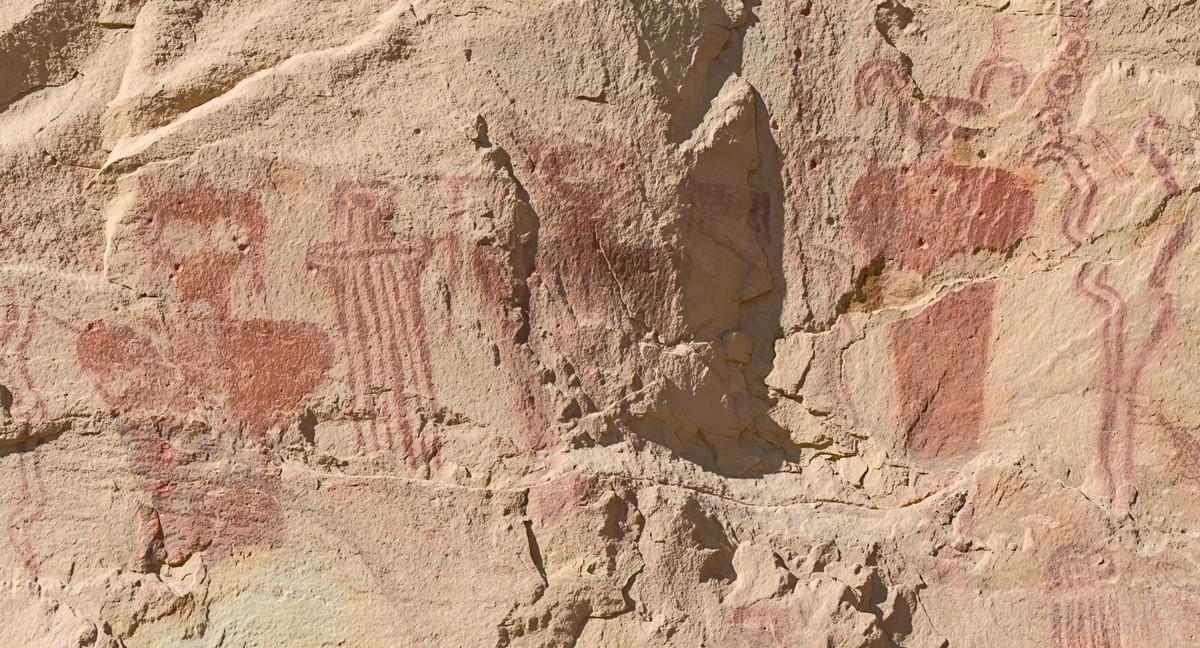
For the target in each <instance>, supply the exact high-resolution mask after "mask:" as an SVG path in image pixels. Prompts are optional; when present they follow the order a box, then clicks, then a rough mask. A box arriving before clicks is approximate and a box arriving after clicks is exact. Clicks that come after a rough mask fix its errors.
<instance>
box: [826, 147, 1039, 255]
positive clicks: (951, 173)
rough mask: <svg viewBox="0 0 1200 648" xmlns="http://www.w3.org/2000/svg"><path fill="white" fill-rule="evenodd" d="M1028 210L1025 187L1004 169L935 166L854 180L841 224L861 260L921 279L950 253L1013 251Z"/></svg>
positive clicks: (938, 162) (877, 172)
mask: <svg viewBox="0 0 1200 648" xmlns="http://www.w3.org/2000/svg"><path fill="white" fill-rule="evenodd" d="M1034 206H1035V200H1034V196H1033V191H1032V189H1031V188H1030V187H1029V185H1028V184H1027V183H1026V182H1025V181H1024V180H1022V179H1021V178H1020V177H1018V176H1016V175H1014V174H1012V173H1010V172H1008V171H1005V170H1003V169H999V168H996V167H974V166H962V165H958V164H952V163H950V162H946V161H944V160H935V161H932V162H926V163H922V164H917V165H913V166H909V167H899V168H879V169H874V170H872V171H870V172H868V173H867V174H866V175H864V176H862V177H861V178H859V179H858V181H857V182H855V183H854V186H853V188H852V189H851V190H850V199H849V204H848V207H847V220H848V224H849V226H850V229H851V231H852V232H853V234H854V237H855V241H856V244H857V246H858V248H859V250H860V251H861V254H862V257H865V259H863V260H865V261H870V259H872V258H875V257H877V256H879V255H882V256H883V257H884V258H885V259H888V260H890V261H894V262H895V263H897V264H898V265H900V266H901V267H903V268H907V269H910V270H914V271H916V272H919V273H921V274H923V275H924V274H928V273H929V272H930V271H932V270H933V269H934V268H936V267H937V266H938V265H939V264H940V263H942V262H944V261H945V260H946V259H949V258H950V257H952V256H954V255H956V254H963V253H970V252H976V251H980V250H991V251H997V250H1006V249H1009V248H1011V247H1013V246H1014V245H1016V244H1017V243H1018V242H1019V241H1020V240H1021V237H1022V236H1024V234H1025V231H1026V230H1027V229H1028V228H1029V222H1030V220H1031V219H1032V218H1033V211H1034Z"/></svg>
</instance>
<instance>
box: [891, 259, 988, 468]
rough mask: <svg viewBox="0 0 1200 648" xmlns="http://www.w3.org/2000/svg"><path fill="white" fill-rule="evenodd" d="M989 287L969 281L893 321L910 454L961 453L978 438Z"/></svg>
mask: <svg viewBox="0 0 1200 648" xmlns="http://www.w3.org/2000/svg"><path fill="white" fill-rule="evenodd" d="M994 291H995V287H994V285H993V284H992V282H983V283H978V284H973V285H971V286H968V287H967V288H964V289H963V290H960V291H958V292H956V293H951V294H950V295H947V296H946V297H943V298H942V299H941V300H939V301H938V302H937V303H935V304H934V305H932V306H930V307H929V308H926V309H925V310H923V311H921V313H920V314H918V315H917V316H916V317H913V318H910V319H907V320H903V321H900V322H898V323H897V324H896V325H895V326H894V327H893V328H892V331H891V349H892V362H893V365H894V368H895V371H896V380H897V389H898V390H899V393H900V403H901V411H900V424H901V428H902V429H903V430H904V431H905V440H906V444H907V447H908V449H909V451H910V452H911V453H912V454H913V455H915V456H918V457H945V456H955V455H961V454H963V453H966V452H969V451H971V450H973V449H974V448H975V447H976V446H977V445H978V443H979V432H980V429H981V428H982V426H983V422H984V400H983V394H984V388H985V386H986V385H985V384H984V377H985V376H986V375H987V369H988V350H989V346H990V337H991V323H992V318H991V316H992V303H993V293H994Z"/></svg>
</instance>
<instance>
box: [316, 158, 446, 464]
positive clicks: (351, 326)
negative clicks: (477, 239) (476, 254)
mask: <svg viewBox="0 0 1200 648" xmlns="http://www.w3.org/2000/svg"><path fill="white" fill-rule="evenodd" d="M392 193H393V191H392V190H391V189H390V188H389V187H387V186H386V185H381V184H380V185H371V184H364V183H354V182H344V183H340V184H339V185H338V186H337V188H336V190H335V194H334V198H333V202H332V204H331V207H330V212H331V216H332V219H333V224H334V226H336V227H338V228H340V229H341V230H342V236H341V238H340V240H338V241H336V242H331V243H324V244H319V245H316V246H314V247H313V248H312V249H311V250H310V251H309V253H308V257H307V263H308V265H309V267H310V268H312V269H314V270H316V271H317V272H318V275H319V277H320V279H321V280H322V281H324V282H325V283H326V284H327V285H328V286H329V288H330V290H331V292H332V294H333V296H334V301H335V304H336V307H337V312H336V316H337V329H338V334H339V339H340V344H341V346H342V350H343V355H344V357H345V358H346V359H347V361H348V362H349V363H350V366H349V372H348V374H347V376H348V381H349V387H350V391H351V393H352V395H353V398H354V407H355V409H356V410H363V411H370V412H373V414H374V415H373V416H370V417H367V420H366V421H361V422H356V423H355V429H356V438H357V443H358V446H359V449H360V450H371V451H386V452H392V451H396V450H398V451H400V452H401V453H402V454H403V458H404V459H405V461H407V462H408V463H409V464H410V465H411V466H414V467H415V466H417V465H425V464H428V463H430V462H431V461H434V460H435V459H436V457H437V455H438V452H439V451H440V448H441V439H440V438H439V437H438V435H437V431H436V430H435V429H432V428H431V429H429V430H425V429H422V427H421V422H420V420H419V419H418V418H416V417H415V416H414V412H416V411H418V410H419V407H416V406H414V403H413V402H412V401H414V400H420V399H425V400H433V399H434V398H435V386H434V380H433V369H432V361H431V357H430V349H429V332H428V327H427V325H426V317H425V309H424V306H423V304H422V300H421V292H420V280H421V275H422V271H423V270H424V269H425V267H426V266H427V264H428V262H429V260H430V258H431V257H432V256H433V254H434V251H435V249H436V248H437V247H439V246H440V245H441V244H443V243H447V242H449V243H453V241H452V240H450V239H446V240H436V239H430V238H428V237H426V238H423V239H420V240H415V241H410V242H407V243H403V244H402V243H401V242H400V241H398V240H397V239H396V238H395V237H394V236H393V235H392V234H390V233H389V232H388V229H387V227H386V222H387V219H389V218H391V216H392V209H393V205H392V200H391V194H392ZM450 247H454V246H453V245H451V246H450ZM381 385H390V386H391V387H392V388H391V389H390V390H388V391H386V392H384V393H382V394H380V395H379V397H376V396H374V395H372V393H371V391H372V388H373V387H375V386H381Z"/></svg>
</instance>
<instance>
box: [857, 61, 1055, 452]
mask: <svg viewBox="0 0 1200 648" xmlns="http://www.w3.org/2000/svg"><path fill="white" fill-rule="evenodd" d="M985 64H989V65H990V63H988V62H987V61H985ZM888 69H890V67H889V66H888V65H886V64H882V63H873V64H869V65H868V66H867V67H866V68H864V71H863V73H861V74H860V92H864V91H863V89H862V85H863V84H870V83H875V84H882V85H883V86H884V87H885V89H887V91H889V92H891V91H895V90H896V89H895V88H892V87H891V86H892V85H893V83H892V82H888V83H884V82H883V81H888V80H890V79H891V77H890V76H888V75H884V74H882V73H881V72H880V70H888ZM980 74H981V75H982V76H980V78H979V79H977V83H976V84H975V85H976V86H978V87H980V88H983V89H987V88H988V87H990V82H987V83H985V81H987V80H988V76H987V75H988V74H990V72H988V71H983V72H981V73H980ZM1006 74H1009V76H1012V74H1013V71H1012V70H1009V71H1008V72H1007V73H1006ZM1019 77H1020V75H1019V74H1017V75H1016V77H1014V78H1019ZM880 79H883V81H881V80H880ZM863 101H864V102H865V101H866V99H863ZM940 103H942V104H945V105H949V106H957V107H958V108H959V109H960V110H961V111H963V112H966V113H975V112H978V111H979V110H980V107H979V104H977V103H975V102H974V101H972V100H967V99H960V100H955V101H951V100H949V99H941V100H940ZM902 123H903V124H904V125H905V126H906V128H907V129H908V130H910V131H911V134H912V136H913V137H916V138H918V139H919V140H920V141H922V142H924V143H925V144H938V145H940V144H941V143H942V142H943V141H951V140H960V141H966V139H968V138H969V136H970V133H969V132H966V131H964V129H960V128H954V127H952V126H951V125H950V124H949V123H947V122H946V121H945V120H943V119H942V118H941V117H940V116H939V115H937V114H936V113H934V112H933V111H932V110H929V109H928V108H927V107H926V106H924V105H923V104H921V105H918V106H917V107H916V108H915V109H913V110H912V111H911V113H910V114H908V116H907V117H906V118H905V119H904V120H903V122H902ZM1035 209H1036V200H1035V197H1034V192H1033V188H1032V187H1031V186H1030V185H1029V184H1028V183H1027V182H1026V181H1025V180H1024V179H1022V178H1021V177H1020V176H1017V175H1016V174H1014V173H1011V172H1009V171H1007V170H1004V169H1001V168H997V167H990V166H969V165H963V164H956V163H953V162H950V161H948V160H946V159H944V158H943V157H941V154H940V146H939V151H938V152H937V153H936V154H934V155H933V156H930V157H928V158H927V159H925V160H922V161H919V162H917V163H915V164H912V165H906V166H898V167H883V166H878V165H877V164H876V163H875V162H872V168H871V169H870V170H869V171H868V172H867V173H866V174H864V175H863V176H862V177H860V178H859V179H858V180H857V181H856V182H855V183H854V185H853V187H852V188H851V190H850V194H849V197H848V199H847V205H846V222H847V226H848V229H849V231H850V233H851V235H852V236H853V243H854V249H855V253H854V261H855V264H856V265H857V266H859V267H866V266H867V265H869V264H870V263H872V262H874V261H876V260H885V261H889V262H891V263H894V264H895V265H896V266H898V267H900V268H903V269H906V270H911V271H914V272H917V273H919V274H921V275H923V276H927V275H929V274H930V273H931V272H933V271H934V270H936V269H937V268H938V267H939V266H941V265H942V264H943V263H945V262H946V261H947V260H949V259H951V258H952V257H954V256H956V255H961V254H971V253H975V252H980V251H991V252H999V251H1005V250H1009V249H1011V248H1013V247H1014V246H1016V245H1017V244H1018V243H1019V242H1020V240H1021V238H1022V237H1023V236H1024V235H1025V232H1026V231H1028V229H1029V225H1030V222H1031V221H1032V219H1033V215H1034V212H1035ZM994 296H995V285H994V282H992V281H979V282H976V283H974V284H972V285H970V286H968V287H967V288H965V289H962V290H959V291H957V292H954V293H950V294H949V295H947V296H945V297H943V298H942V299H941V300H939V301H938V302H937V303H935V304H934V305H933V306H931V307H929V308H927V309H925V310H924V311H922V312H921V313H920V314H918V315H917V316H916V317H913V318H911V319H908V320H905V321H901V322H898V323H896V324H895V325H894V326H893V327H892V329H891V331H890V341H889V347H890V351H891V355H892V365H893V369H894V370H895V372H896V390H897V392H898V396H899V410H900V411H899V419H900V425H901V430H902V432H903V441H904V444H905V446H906V447H907V448H908V450H909V452H910V453H911V454H912V455H913V456H916V457H922V458H937V457H953V456H960V455H964V454H967V453H969V452H972V451H973V450H974V449H975V448H976V447H977V446H978V443H979V437H980V433H981V430H982V428H983V425H984V423H985V414H986V412H985V407H984V403H985V399H986V393H985V392H986V384H985V377H986V374H987V369H988V366H989V364H990V353H991V344H990V337H991V320H992V311H993V303H994Z"/></svg>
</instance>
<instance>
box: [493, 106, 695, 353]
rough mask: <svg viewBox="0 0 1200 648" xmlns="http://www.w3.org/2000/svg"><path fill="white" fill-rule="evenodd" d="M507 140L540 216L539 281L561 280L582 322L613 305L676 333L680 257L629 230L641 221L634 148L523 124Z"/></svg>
mask: <svg viewBox="0 0 1200 648" xmlns="http://www.w3.org/2000/svg"><path fill="white" fill-rule="evenodd" d="M509 137H510V138H511V139H512V141H513V142H514V164H516V165H517V166H518V167H519V169H520V173H521V175H522V177H525V178H527V180H526V184H527V186H528V188H529V191H530V201H531V204H532V205H533V207H534V209H535V210H536V211H537V214H538V217H539V218H540V220H541V226H540V234H539V241H538V268H539V274H541V275H542V280H543V281H548V280H549V278H550V277H554V278H556V279H558V280H561V282H562V283H563V287H564V288H565V291H566V294H567V296H568V297H569V298H570V299H571V300H572V301H571V302H570V307H571V308H572V309H573V311H574V312H575V313H576V314H577V315H578V316H579V319H581V320H584V321H585V323H589V322H587V321H588V320H602V319H604V314H607V313H611V312H612V308H613V307H614V306H616V307H617V308H618V309H619V311H623V312H625V313H626V315H627V316H628V318H629V320H632V321H633V322H634V323H636V324H640V325H642V326H644V327H647V328H649V329H651V330H654V331H657V332H659V333H660V334H662V335H665V336H668V337H670V336H672V335H674V334H675V333H676V332H677V329H678V328H679V322H678V313H677V309H678V304H677V303H676V302H675V299H674V296H676V295H678V294H679V289H680V284H681V279H680V275H681V271H682V266H683V256H682V254H681V253H680V252H679V251H677V250H674V249H672V248H671V247H670V246H666V245H654V244H649V243H636V242H633V241H636V240H637V239H638V238H644V237H635V236H631V235H630V234H631V232H630V233H625V232H629V229H628V228H631V227H635V226H636V225H637V224H640V223H642V222H643V221H641V220H639V218H638V216H639V215H640V214H641V213H642V210H643V204H642V202H643V201H642V198H641V194H640V191H639V187H640V176H639V172H640V171H639V170H640V166H639V164H638V161H637V160H638V158H637V156H636V155H635V153H634V151H631V150H629V148H628V147H626V146H625V145H623V144H621V143H619V142H616V141H614V140H613V139H611V138H608V137H606V136H604V135H602V134H599V133H588V134H587V135H586V136H585V137H571V136H568V135H566V134H563V133H557V134H555V135H554V136H545V135H541V134H537V133H534V132H532V131H530V130H529V129H527V128H521V127H518V128H516V129H514V132H513V133H511V134H510V135H509ZM605 326H607V322H605Z"/></svg>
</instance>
